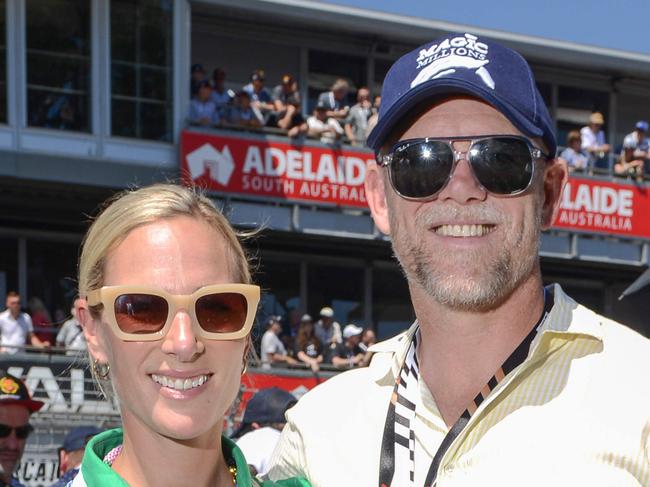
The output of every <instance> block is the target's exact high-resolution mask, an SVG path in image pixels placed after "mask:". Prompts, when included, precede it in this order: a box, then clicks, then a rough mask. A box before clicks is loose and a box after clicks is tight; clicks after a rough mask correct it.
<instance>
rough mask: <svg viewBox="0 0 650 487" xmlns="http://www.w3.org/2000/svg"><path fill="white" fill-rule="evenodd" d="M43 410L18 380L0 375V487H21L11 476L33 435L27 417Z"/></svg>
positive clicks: (1, 372)
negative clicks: (28, 439)
mask: <svg viewBox="0 0 650 487" xmlns="http://www.w3.org/2000/svg"><path fill="white" fill-rule="evenodd" d="M42 407H43V403H42V402H41V401H34V400H33V399H32V397H31V395H30V394H29V391H28V390H27V386H26V385H25V383H24V382H23V381H21V380H20V379H19V378H17V377H14V376H13V375H9V374H7V373H5V372H4V371H0V485H3V486H7V487H22V485H23V484H21V483H20V482H18V480H17V479H16V478H15V477H14V476H13V473H14V471H15V470H16V465H18V464H19V463H20V459H21V458H22V456H23V451H24V450H25V443H26V442H27V437H28V436H29V435H30V433H31V432H32V431H33V427H32V425H30V424H29V417H30V416H31V415H32V413H35V412H36V411H38V410H39V409H41V408H42Z"/></svg>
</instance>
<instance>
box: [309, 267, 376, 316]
mask: <svg viewBox="0 0 650 487" xmlns="http://www.w3.org/2000/svg"><path fill="white" fill-rule="evenodd" d="M308 269H309V270H308V273H307V274H308V277H307V289H308V290H309V296H308V299H309V313H310V314H311V315H312V317H313V318H314V319H315V320H316V319H318V313H319V312H320V309H321V308H322V307H323V306H331V307H332V308H333V309H334V319H335V320H336V321H338V322H339V323H340V324H341V327H343V326H345V325H347V324H348V323H355V324H357V325H364V324H365V320H364V306H363V292H364V269H363V268H362V267H352V266H351V265H335V264H311V263H310V264H309V267H308Z"/></svg>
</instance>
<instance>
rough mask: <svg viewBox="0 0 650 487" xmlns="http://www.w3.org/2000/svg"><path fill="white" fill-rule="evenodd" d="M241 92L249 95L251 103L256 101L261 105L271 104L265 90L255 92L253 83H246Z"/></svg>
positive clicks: (269, 96)
mask: <svg viewBox="0 0 650 487" xmlns="http://www.w3.org/2000/svg"><path fill="white" fill-rule="evenodd" d="M242 90H244V91H245V92H246V93H248V94H249V95H250V97H251V101H258V102H261V103H271V102H272V101H273V100H272V99H271V95H270V94H269V92H268V90H267V89H266V88H262V89H261V90H260V91H255V88H253V83H248V84H247V85H246V86H244V87H243V88H242Z"/></svg>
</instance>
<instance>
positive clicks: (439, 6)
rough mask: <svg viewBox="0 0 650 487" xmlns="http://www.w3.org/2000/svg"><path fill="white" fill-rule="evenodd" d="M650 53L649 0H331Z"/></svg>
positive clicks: (415, 15) (330, 1) (329, 1)
mask: <svg viewBox="0 0 650 487" xmlns="http://www.w3.org/2000/svg"><path fill="white" fill-rule="evenodd" d="M327 1H328V3H335V4H340V5H348V6H351V7H359V8H366V9H372V10H381V11H384V12H390V13H398V14H402V15H409V16H413V17H421V18H428V19H432V20H445V21H448V22H455V23H459V24H465V25H470V26H477V27H485V28H490V29H497V30H503V31H506V32H516V33H518V34H528V35H535V36H540V37H546V38H549V39H559V40H563V41H572V42H579V43H581V44H590V45H594V46H601V47H609V48H613V49H622V50H625V51H633V52H641V53H645V54H650V0H617V1H613V0H568V1H567V0H537V1H530V0H492V1H489V0H400V1H396V0H327Z"/></svg>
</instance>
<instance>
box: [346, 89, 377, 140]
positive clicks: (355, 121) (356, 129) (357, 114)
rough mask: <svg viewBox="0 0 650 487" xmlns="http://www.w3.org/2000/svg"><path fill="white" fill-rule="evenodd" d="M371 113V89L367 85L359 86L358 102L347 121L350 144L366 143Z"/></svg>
mask: <svg viewBox="0 0 650 487" xmlns="http://www.w3.org/2000/svg"><path fill="white" fill-rule="evenodd" d="M371 115H372V103H371V102H370V91H369V90H368V88H365V87H363V88H359V91H357V103H356V104H355V105H354V106H353V107H352V108H351V109H350V114H349V115H348V119H347V121H346V122H345V135H346V136H347V138H348V139H349V140H350V144H352V145H356V146H363V145H365V143H366V131H367V130H368V119H369V118H370V116H371Z"/></svg>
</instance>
